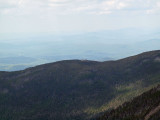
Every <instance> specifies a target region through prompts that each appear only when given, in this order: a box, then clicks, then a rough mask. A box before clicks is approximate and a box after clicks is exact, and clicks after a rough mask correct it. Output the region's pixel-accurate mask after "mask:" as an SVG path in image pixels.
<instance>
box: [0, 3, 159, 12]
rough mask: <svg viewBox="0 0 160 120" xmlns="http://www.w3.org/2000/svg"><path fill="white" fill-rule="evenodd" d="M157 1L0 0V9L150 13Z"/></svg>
mask: <svg viewBox="0 0 160 120" xmlns="http://www.w3.org/2000/svg"><path fill="white" fill-rule="evenodd" d="M157 1H159V0H101V1H98V0H0V11H1V13H5V14H9V13H10V12H9V11H12V12H11V13H12V14H20V13H21V15H22V14H26V13H27V14H32V13H36V12H37V13H38V12H40V11H43V12H47V13H48V12H50V13H51V14H74V13H76V12H77V13H88V14H90V13H92V14H93V13H96V14H98V13H99V14H105V13H106V14H111V13H117V12H120V11H128V12H132V11H144V12H145V13H147V14H152V13H157V12H158V10H159V8H160V1H159V2H157ZM13 8H14V9H13ZM49 10H50V11H49ZM6 11H7V12H6ZM17 11H21V12H17Z"/></svg>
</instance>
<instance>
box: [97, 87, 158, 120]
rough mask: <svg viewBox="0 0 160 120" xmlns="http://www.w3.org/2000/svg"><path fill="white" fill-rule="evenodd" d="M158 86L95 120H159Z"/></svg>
mask: <svg viewBox="0 0 160 120" xmlns="http://www.w3.org/2000/svg"><path fill="white" fill-rule="evenodd" d="M159 101H160V85H159V86H158V87H156V88H153V89H151V90H149V91H147V92H145V93H143V94H142V95H140V96H138V97H136V98H134V99H133V100H132V101H130V102H126V103H124V104H123V105H121V106H119V107H118V108H116V109H114V110H111V111H109V112H106V113H105V114H104V115H102V116H101V117H99V118H97V119H96V120H158V119H160V114H159V112H160V103H159Z"/></svg>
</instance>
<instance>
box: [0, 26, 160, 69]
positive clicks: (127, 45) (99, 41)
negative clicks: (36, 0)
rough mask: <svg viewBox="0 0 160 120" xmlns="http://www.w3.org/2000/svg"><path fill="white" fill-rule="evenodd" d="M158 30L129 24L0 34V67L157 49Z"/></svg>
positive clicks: (112, 57) (120, 55) (102, 57)
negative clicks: (90, 29) (99, 28)
mask: <svg viewBox="0 0 160 120" xmlns="http://www.w3.org/2000/svg"><path fill="white" fill-rule="evenodd" d="M159 31H160V30H158V29H157V30H141V29H133V28H132V29H120V30H104V31H97V32H84V33H75V34H69V33H68V34H65V33H61V34H47V33H42V34H37V35H36V34H34V35H32V34H28V35H27V34H6V35H5V34H1V35H0V71H16V70H24V69H25V68H28V67H33V66H36V65H40V64H45V63H50V62H56V61H60V60H72V59H80V60H84V59H86V60H93V61H107V60H118V59H122V58H125V57H128V56H132V55H136V54H139V53H142V52H145V51H152V50H159V49H160V34H159V33H160V32H159ZM24 57H25V58H24ZM12 58H13V59H14V60H13V61H12ZM15 58H17V59H15ZM4 60H5V61H4ZM8 60H9V61H8ZM19 60H21V61H19ZM22 60H23V61H22ZM28 60H29V61H28Z"/></svg>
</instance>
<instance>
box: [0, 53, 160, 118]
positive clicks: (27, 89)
mask: <svg viewBox="0 0 160 120" xmlns="http://www.w3.org/2000/svg"><path fill="white" fill-rule="evenodd" d="M159 83H160V51H151V52H146V53H142V54H139V55H136V56H132V57H128V58H124V59H121V60H117V61H105V62H97V61H89V60H65V61H59V62H54V63H49V64H44V65H40V66H36V67H32V68H28V69H25V70H22V71H16V72H3V71H1V72H0V120H89V119H91V118H97V116H100V115H101V114H103V113H104V112H106V111H108V110H111V112H112V111H114V108H116V107H118V106H119V105H121V104H123V103H124V102H126V101H128V100H131V99H133V98H134V97H136V96H138V95H140V94H142V93H143V92H145V91H147V90H149V89H151V88H152V87H154V86H157V84H159ZM157 94H158V95H159V93H157ZM158 97H159V96H158ZM155 104H156V103H155ZM137 105H138V104H137ZM131 107H133V106H132V104H131V105H130V106H129V108H131ZM139 107H140V106H139ZM122 108H123V109H129V108H127V107H126V108H125V107H122ZM112 109H113V110H112ZM123 111H125V110H123ZM133 111H134V110H133ZM119 114H120V113H119ZM128 114H130V113H128ZM142 114H143V115H144V114H145V113H142ZM113 115H114V114H113ZM130 117H132V116H130ZM133 117H134V116H133ZM127 119H129V118H127Z"/></svg>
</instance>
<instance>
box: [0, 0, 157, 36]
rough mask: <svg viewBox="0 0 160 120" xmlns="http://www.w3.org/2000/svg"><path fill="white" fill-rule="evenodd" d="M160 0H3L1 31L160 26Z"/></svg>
mask: <svg viewBox="0 0 160 120" xmlns="http://www.w3.org/2000/svg"><path fill="white" fill-rule="evenodd" d="M159 21H160V0H0V34H4V33H65V32H70V33H74V32H82V31H83V32H92V31H101V30H115V29H124V28H142V29H159V28H160V23H159Z"/></svg>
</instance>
